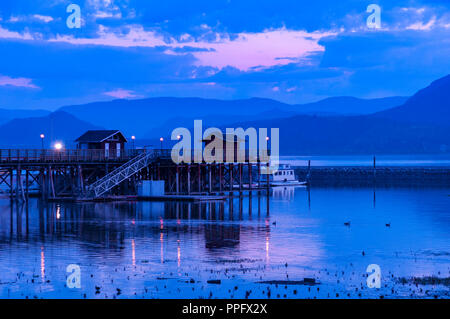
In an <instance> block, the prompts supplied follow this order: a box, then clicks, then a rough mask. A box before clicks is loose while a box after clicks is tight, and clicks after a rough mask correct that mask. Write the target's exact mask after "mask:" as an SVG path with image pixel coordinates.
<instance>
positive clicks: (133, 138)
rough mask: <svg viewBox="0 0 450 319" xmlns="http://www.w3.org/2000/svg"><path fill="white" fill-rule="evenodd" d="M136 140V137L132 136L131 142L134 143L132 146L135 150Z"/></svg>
mask: <svg viewBox="0 0 450 319" xmlns="http://www.w3.org/2000/svg"><path fill="white" fill-rule="evenodd" d="M135 139H136V136H134V135H133V136H131V141H132V143H133V144H132V145H133V149H134V148H135V147H134V140H135Z"/></svg>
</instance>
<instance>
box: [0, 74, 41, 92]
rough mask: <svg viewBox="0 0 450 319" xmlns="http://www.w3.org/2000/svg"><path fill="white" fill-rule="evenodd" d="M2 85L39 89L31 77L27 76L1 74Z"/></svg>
mask: <svg viewBox="0 0 450 319" xmlns="http://www.w3.org/2000/svg"><path fill="white" fill-rule="evenodd" d="M0 86H16V87H23V88H28V89H39V87H38V86H37V85H34V84H33V82H32V80H31V79H27V78H12V77H9V76H5V75H0Z"/></svg>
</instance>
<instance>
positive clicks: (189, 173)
mask: <svg viewBox="0 0 450 319" xmlns="http://www.w3.org/2000/svg"><path fill="white" fill-rule="evenodd" d="M187 193H188V194H190V193H191V164H187Z"/></svg>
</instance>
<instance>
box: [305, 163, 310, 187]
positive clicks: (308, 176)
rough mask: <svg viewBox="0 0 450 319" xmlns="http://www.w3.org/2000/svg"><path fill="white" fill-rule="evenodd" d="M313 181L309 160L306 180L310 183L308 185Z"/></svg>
mask: <svg viewBox="0 0 450 319" xmlns="http://www.w3.org/2000/svg"><path fill="white" fill-rule="evenodd" d="M310 181H311V160H308V173H306V182H307V183H308V185H309V184H310Z"/></svg>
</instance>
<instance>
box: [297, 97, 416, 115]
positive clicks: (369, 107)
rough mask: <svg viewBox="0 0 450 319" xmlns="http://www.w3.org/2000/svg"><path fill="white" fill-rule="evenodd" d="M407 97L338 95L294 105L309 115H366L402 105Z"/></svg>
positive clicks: (298, 110) (299, 110) (298, 111)
mask: <svg viewBox="0 0 450 319" xmlns="http://www.w3.org/2000/svg"><path fill="white" fill-rule="evenodd" d="M407 99H408V97H403V96H393V97H385V98H378V99H359V98H356V97H351V96H338V97H330V98H327V99H324V100H320V101H318V102H314V103H308V104H298V105H294V108H295V111H296V112H297V113H304V114H309V115H366V114H372V113H375V112H380V111H383V110H387V109H390V108H393V107H396V106H399V105H402V104H403V103H405V102H406V100H407Z"/></svg>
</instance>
